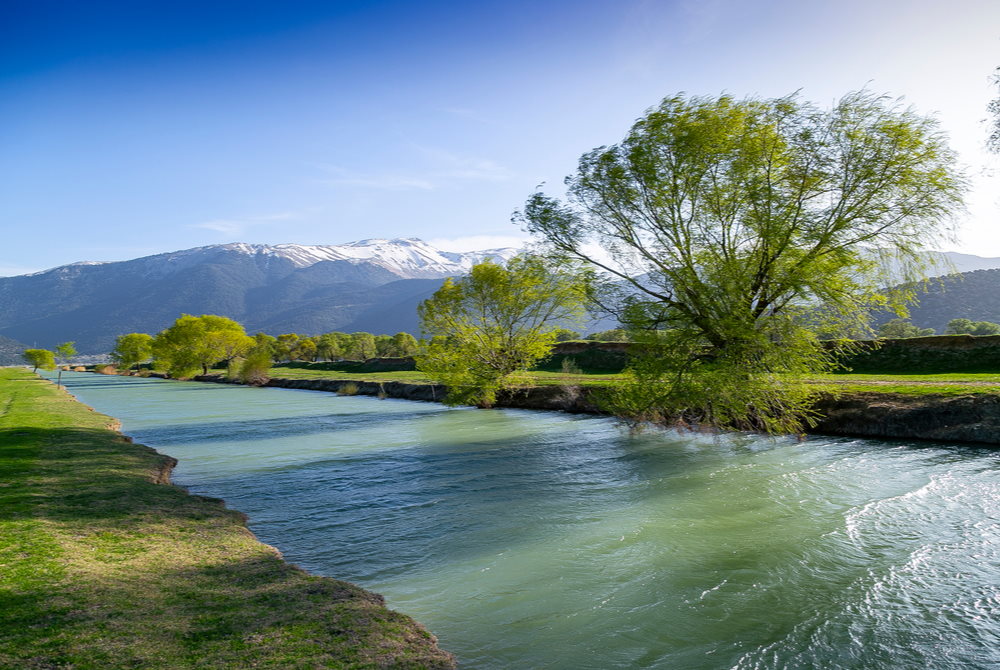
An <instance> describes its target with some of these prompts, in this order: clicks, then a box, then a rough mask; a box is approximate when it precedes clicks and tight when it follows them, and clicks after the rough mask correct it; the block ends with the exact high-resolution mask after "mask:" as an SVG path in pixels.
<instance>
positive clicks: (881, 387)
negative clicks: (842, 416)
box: [271, 367, 1000, 396]
mask: <svg viewBox="0 0 1000 670" xmlns="http://www.w3.org/2000/svg"><path fill="white" fill-rule="evenodd" d="M271 376H272V377H280V378H286V379H337V380H344V381H371V382H391V381H400V382H408V383H412V384H429V383H431V380H430V378H428V377H427V375H425V374H424V373H422V372H415V371H409V372H365V373H352V372H337V371H328V370H305V369H301V368H287V367H275V368H273V369H272V371H271ZM525 378H526V379H527V381H528V383H530V384H536V385H539V386H548V385H567V386H591V387H599V386H604V385H607V384H609V383H612V382H615V381H618V380H620V379H621V378H622V375H621V374H616V373H596V374H566V373H563V372H545V371H539V370H533V371H531V372H529V373H527V374H526V375H525ZM814 380H815V382H816V383H817V384H821V385H831V386H833V387H834V388H836V389H838V390H840V391H845V392H864V393H897V394H899V393H901V394H905V395H949V396H955V395H968V394H981V393H987V394H1000V374H994V373H957V372H953V373H942V374H925V373H923V374H912V375H898V374H897V375H887V374H857V373H837V374H831V375H820V376H817V377H815V378H814Z"/></svg>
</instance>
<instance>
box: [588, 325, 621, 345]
mask: <svg viewBox="0 0 1000 670" xmlns="http://www.w3.org/2000/svg"><path fill="white" fill-rule="evenodd" d="M585 339H588V340H594V341H596V342H628V333H627V332H625V329H624V328H612V329H611V330H601V331H598V332H596V333H591V334H589V335H587V337H586V338H585Z"/></svg>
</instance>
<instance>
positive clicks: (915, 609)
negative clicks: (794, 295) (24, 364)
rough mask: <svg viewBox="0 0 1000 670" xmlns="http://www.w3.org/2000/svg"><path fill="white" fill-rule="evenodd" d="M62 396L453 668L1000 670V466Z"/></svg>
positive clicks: (261, 398)
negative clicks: (378, 604) (166, 459)
mask: <svg viewBox="0 0 1000 670" xmlns="http://www.w3.org/2000/svg"><path fill="white" fill-rule="evenodd" d="M63 377H64V380H65V381H66V384H67V386H68V387H69V389H70V391H71V392H72V393H74V394H75V395H76V396H77V397H79V398H80V399H81V400H82V401H83V402H85V403H87V404H90V405H92V406H93V407H95V408H96V409H97V410H99V411H101V412H104V413H106V414H110V415H112V416H115V417H118V418H119V419H121V420H122V423H123V431H124V432H126V433H128V434H130V435H132V436H134V437H135V438H136V441H138V442H141V443H143V444H148V445H150V446H153V447H155V448H156V449H158V450H160V451H161V452H164V453H167V454H170V455H172V456H174V457H176V458H178V459H179V461H180V464H179V465H178V467H177V469H176V470H175V472H174V476H173V479H174V481H175V482H176V483H178V484H181V485H185V486H188V487H189V488H190V489H191V491H192V492H195V493H201V494H204V495H210V496H217V497H221V498H224V499H225V500H226V502H227V503H228V505H229V506H230V507H232V508H235V509H238V510H241V511H243V512H245V513H247V514H248V515H249V516H250V527H251V529H252V530H253V531H254V532H255V533H256V534H257V536H258V537H260V538H261V540H263V541H265V542H268V543H270V544H273V545H275V546H277V547H278V548H279V549H280V550H281V551H282V552H283V553H284V555H285V557H286V558H287V559H288V560H289V561H292V562H294V563H297V564H299V565H301V566H302V567H304V568H306V569H308V570H311V571H314V572H316V573H320V574H324V575H330V576H333V577H337V578H341V579H346V580H349V581H353V582H356V583H358V584H360V585H362V586H364V587H366V588H369V589H371V590H373V591H377V592H379V593H382V594H384V595H385V596H386V599H387V601H388V603H389V605H390V606H391V607H392V608H394V609H397V610H400V611H402V612H405V613H406V614H409V615H411V616H413V617H414V618H416V619H417V620H418V621H420V622H421V623H423V624H424V625H426V626H427V627H428V628H429V629H430V630H431V631H433V632H434V633H435V634H436V635H438V637H439V639H440V644H441V646H442V647H443V648H444V649H447V650H449V651H451V652H453V653H454V654H456V655H457V657H458V658H459V660H460V662H461V665H462V667H463V668H477V669H496V670H499V669H508V668H519V669H521V668H524V669H528V668H531V669H534V668H548V669H560V670H584V669H594V670H605V669H611V668H664V669H674V668H678V669H684V670H688V669H701V668H705V669H716V668H738V669H750V668H767V669H779V668H810V669H811V668H816V669H820V668H822V669H837V668H859V669H865V670H874V669H881V668H885V669H892V670H897V669H910V668H914V669H915V668H934V669H939V670H943V669H950V668H962V669H967V668H996V667H1000V526H998V520H1000V467H998V466H1000V451H993V450H989V449H981V448H976V447H965V446H955V445H946V444H918V443H891V442H883V441H872V440H861V439H845V438H823V437H811V438H809V439H807V440H805V441H803V442H796V441H792V440H769V439H764V438H757V437H746V436H737V437H731V438H730V437H727V438H725V439H712V438H709V437H698V436H692V435H678V434H675V433H671V432H666V431H650V432H647V433H645V434H642V435H639V436H630V435H629V434H627V433H626V432H624V431H622V430H621V429H619V428H618V427H617V426H616V425H615V423H614V422H613V421H612V420H609V419H605V418H597V417H581V416H570V415H565V414H558V413H543V412H532V411H523V410H491V411H483V410H473V409H446V408H444V407H442V406H440V405H436V404H430V403H416V402H409V401H403V400H381V401H380V400H377V399H374V398H368V397H357V396H356V397H339V396H335V395H333V394H329V393H321V392H310V391H294V390H286V389H255V388H245V387H239V386H221V385H214V384H198V383H180V382H166V381H162V380H157V379H135V378H120V377H104V376H99V375H91V374H83V373H76V374H73V373H70V374H65V373H64V375H63Z"/></svg>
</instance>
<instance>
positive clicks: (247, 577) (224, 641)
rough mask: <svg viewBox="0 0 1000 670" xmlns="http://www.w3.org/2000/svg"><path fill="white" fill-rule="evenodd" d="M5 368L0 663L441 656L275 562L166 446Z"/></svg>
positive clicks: (404, 661) (350, 664) (438, 664)
mask: <svg viewBox="0 0 1000 670" xmlns="http://www.w3.org/2000/svg"><path fill="white" fill-rule="evenodd" d="M111 423H112V420H111V419H110V418H109V417H106V416H103V415H100V414H98V413H96V412H93V411H90V410H89V409H88V408H87V407H85V406H83V405H81V404H79V403H77V402H75V401H74V400H73V399H72V398H71V397H70V396H69V395H68V394H66V393H65V392H64V391H61V390H57V389H56V388H55V387H54V386H53V385H52V384H51V383H49V382H46V381H43V380H40V379H38V378H37V377H35V376H34V375H32V374H30V373H28V372H27V371H25V370H22V369H12V368H7V369H0V668H25V669H30V668H37V669H41V668H67V669H68V668H72V669H74V670H89V669H95V670H96V669H98V668H100V669H108V668H192V669H193V668H249V667H254V668H389V667H391V668H450V667H453V665H452V662H451V660H450V659H449V657H448V656H447V655H446V654H444V653H443V652H441V651H439V650H437V649H436V647H435V646H434V645H433V642H432V638H431V636H430V634H429V633H427V632H426V631H425V630H423V629H422V628H421V627H419V626H418V625H417V624H415V623H414V622H413V621H412V620H411V619H409V618H408V617H406V616H404V615H401V614H398V613H395V612H392V611H390V610H388V609H386V608H385V607H384V606H383V604H382V601H381V598H380V597H379V596H377V595H375V594H372V593H369V592H367V591H364V590H363V589H361V588H359V587H357V586H354V585H352V584H348V583H346V582H340V581H336V580H333V579H328V578H323V577H315V576H312V575H309V574H307V573H305V572H303V571H302V570H299V569H298V568H296V567H294V566H292V565H289V564H287V563H285V562H284V561H283V560H282V559H281V557H280V555H279V554H278V553H277V552H276V551H275V550H274V549H273V548H271V547H269V546H267V545H264V544H262V543H260V542H258V541H257V540H256V538H254V537H253V535H252V534H251V533H250V532H249V531H248V530H247V529H246V527H245V526H244V524H243V517H242V515H240V514H239V513H238V512H234V511H232V510H227V509H226V508H225V507H224V506H223V505H222V504H221V502H220V501H217V500H213V499H210V498H203V497H199V496H193V495H188V494H187V493H186V492H184V490H182V489H180V488H177V487H174V486H170V485H165V484H163V483H157V480H159V479H161V478H162V475H163V473H164V472H165V471H166V468H167V467H168V466H169V465H170V459H169V458H168V457H166V456H163V455H160V454H158V453H156V452H154V451H153V450H151V449H148V448H146V447H142V446H138V445H134V444H131V443H129V442H128V441H127V439H126V438H124V437H123V436H121V435H119V434H118V433H116V432H114V431H113V430H109V425H110V424H111Z"/></svg>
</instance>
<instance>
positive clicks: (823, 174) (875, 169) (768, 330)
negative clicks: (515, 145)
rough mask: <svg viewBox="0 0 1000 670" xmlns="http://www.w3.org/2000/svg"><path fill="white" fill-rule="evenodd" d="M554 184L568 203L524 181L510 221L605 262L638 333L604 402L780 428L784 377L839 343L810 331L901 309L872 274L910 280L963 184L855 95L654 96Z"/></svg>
mask: <svg viewBox="0 0 1000 670" xmlns="http://www.w3.org/2000/svg"><path fill="white" fill-rule="evenodd" d="M567 185H568V193H569V201H568V202H567V203H563V202H560V201H558V200H555V199H552V198H549V197H546V196H545V195H543V194H541V193H536V194H534V195H533V196H532V197H531V198H530V199H529V200H528V202H527V205H526V207H525V209H524V212H523V213H522V214H520V215H519V217H518V218H519V219H520V220H521V221H522V222H523V223H525V224H526V226H527V228H528V230H529V231H531V232H533V233H535V234H536V235H539V236H541V237H542V238H544V241H545V242H546V244H547V246H548V249H549V251H550V253H552V254H554V255H557V256H560V257H563V258H568V259H575V260H582V261H586V262H589V263H590V264H592V265H593V266H595V267H598V268H600V269H602V270H603V271H604V273H605V276H606V277H607V279H608V280H607V282H605V284H604V285H603V286H601V287H598V288H597V289H596V290H595V297H596V298H597V300H598V301H599V302H600V304H602V305H604V306H606V307H607V308H608V309H609V310H610V311H612V312H613V313H614V314H616V315H617V316H618V317H619V320H620V321H621V322H622V323H623V324H625V325H626V326H627V327H628V328H629V330H630V331H631V332H633V333H635V335H634V336H633V339H637V340H639V341H642V342H644V343H645V344H644V346H645V347H646V349H647V354H646V355H645V356H641V357H640V360H639V361H637V362H636V364H635V365H634V367H633V372H632V378H631V380H630V381H629V382H627V383H626V384H624V385H623V386H622V387H621V388H620V389H619V390H618V392H616V394H615V398H614V402H612V403H611V406H613V407H614V408H615V410H616V411H617V412H619V413H621V414H623V415H625V416H628V417H633V418H648V417H652V418H656V419H659V420H663V421H671V420H677V421H681V422H688V423H690V422H692V421H694V422H698V423H700V424H704V423H707V424H709V425H712V426H715V427H735V428H744V427H755V428H760V429H763V430H767V431H786V430H788V431H794V430H799V429H800V428H801V426H802V425H803V424H808V423H809V422H810V420H811V419H810V416H809V414H808V411H807V409H806V408H807V407H808V404H809V403H808V398H807V395H808V393H809V391H808V389H807V388H806V387H804V386H802V385H801V384H798V383H796V382H795V381H794V380H795V379H796V378H797V377H798V376H799V375H801V374H804V373H807V372H810V371H812V372H815V371H821V370H823V369H826V368H828V367H829V366H830V365H831V364H832V357H833V356H834V355H835V349H824V348H822V347H821V346H820V345H819V342H818V335H823V334H827V335H840V334H844V333H853V332H860V331H864V330H865V328H866V327H867V326H866V320H867V314H868V310H869V309H871V308H873V307H882V308H887V309H891V310H898V311H901V312H902V311H904V310H905V304H906V303H907V301H908V300H910V299H912V297H913V293H914V287H913V286H912V285H903V286H901V287H899V288H898V289H894V290H884V289H882V288H881V287H884V286H889V285H891V284H892V283H893V282H891V281H890V280H889V279H890V277H891V273H892V272H893V271H895V272H902V274H903V275H904V276H905V277H907V278H913V279H916V278H918V277H919V276H920V274H921V269H922V267H923V266H925V265H926V262H927V261H926V256H924V255H922V253H921V252H922V251H923V250H924V248H925V246H927V245H929V244H933V243H935V242H936V241H937V240H939V239H940V238H941V237H942V236H944V235H947V234H948V232H949V231H950V223H951V220H952V214H953V212H954V211H955V210H956V208H958V207H960V205H961V202H962V195H963V192H964V189H965V180H964V177H963V176H962V175H961V174H960V173H959V172H958V171H957V169H956V168H955V155H954V152H953V151H952V150H951V149H949V148H948V146H947V144H946V142H945V140H944V138H943V136H942V135H941V134H940V133H939V131H938V129H937V126H936V123H935V122H934V121H932V120H930V119H926V118H922V117H920V116H918V115H917V114H915V113H914V112H913V111H911V110H908V109H902V108H900V106H899V105H898V104H897V103H893V102H891V101H888V100H886V99H885V98H882V97H877V96H874V95H871V94H869V93H865V92H860V93H852V94H849V95H847V96H845V97H844V98H843V99H842V100H840V101H839V103H837V104H836V105H835V106H834V108H833V109H832V110H828V111H824V110H820V109H818V108H817V107H815V106H813V105H811V104H808V103H804V102H802V101H800V100H799V99H798V98H797V97H796V96H789V97H786V98H780V99H775V100H759V99H748V100H742V101H738V100H735V99H733V98H731V97H729V96H722V97H719V98H684V97H681V96H677V97H673V98H668V99H666V100H664V101H663V102H662V103H661V104H660V105H659V106H658V107H656V108H654V109H653V110H651V111H650V112H649V113H648V114H647V115H646V116H644V117H643V118H641V119H639V121H637V122H636V124H635V125H634V126H633V127H632V129H631V131H630V132H629V134H628V135H627V136H626V138H625V139H624V141H622V142H621V143H620V144H618V145H614V146H611V147H600V148H598V149H594V150H593V151H591V152H589V153H587V154H585V155H584V156H583V157H582V158H581V159H580V164H579V169H578V171H577V173H576V174H575V175H573V176H571V177H569V178H568V179H567ZM595 248H601V249H603V250H605V251H606V252H607V254H606V255H603V254H602V255H595V254H594V253H593V251H592V250H593V249H595ZM654 331H666V332H660V333H657V334H656V335H655V336H644V335H643V333H652V332H654ZM784 380H788V381H784Z"/></svg>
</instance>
